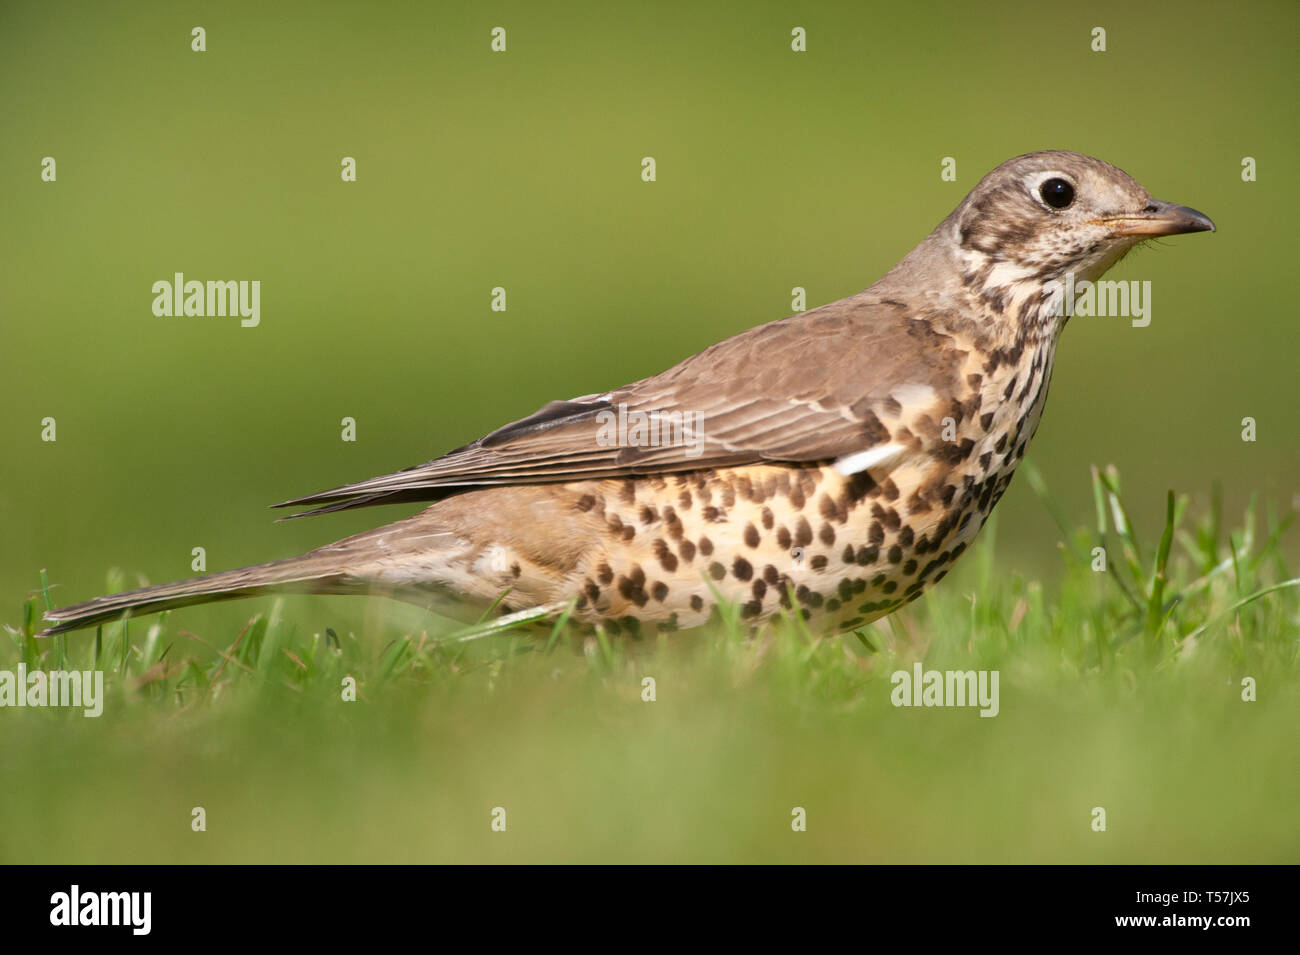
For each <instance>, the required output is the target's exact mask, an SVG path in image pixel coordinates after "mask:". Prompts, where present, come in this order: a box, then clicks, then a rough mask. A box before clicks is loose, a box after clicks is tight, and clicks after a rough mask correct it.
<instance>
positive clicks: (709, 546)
mask: <svg viewBox="0 0 1300 955" xmlns="http://www.w3.org/2000/svg"><path fill="white" fill-rule="evenodd" d="M700 553H701V554H703V555H704V556H705V557H708V556H709V555H710V554H712V553H713V541H711V540H709V539H708V538H707V537H701V538H700Z"/></svg>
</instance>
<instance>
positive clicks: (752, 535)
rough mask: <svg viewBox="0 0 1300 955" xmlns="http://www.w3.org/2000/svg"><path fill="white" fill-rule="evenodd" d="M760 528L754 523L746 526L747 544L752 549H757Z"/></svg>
mask: <svg viewBox="0 0 1300 955" xmlns="http://www.w3.org/2000/svg"><path fill="white" fill-rule="evenodd" d="M759 539H760V538H759V536H758V528H757V527H755V526H754V525H753V524H752V523H750V524H746V525H745V543H746V544H747V545H748V546H750V547H757V546H758V542H759Z"/></svg>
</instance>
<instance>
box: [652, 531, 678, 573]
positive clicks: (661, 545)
mask: <svg viewBox="0 0 1300 955" xmlns="http://www.w3.org/2000/svg"><path fill="white" fill-rule="evenodd" d="M654 552H655V557H657V558H658V559H659V565H660V566H661V567H663V569H664V570H666V571H668V572H669V573H672V572H673V571H674V570H676V569H677V555H676V554H674V553H673V552H672V551H671V550H669V549H668V544H667V543H666V542H665V541H664V540H663V538H660V539H659V540H657V541H655V542H654Z"/></svg>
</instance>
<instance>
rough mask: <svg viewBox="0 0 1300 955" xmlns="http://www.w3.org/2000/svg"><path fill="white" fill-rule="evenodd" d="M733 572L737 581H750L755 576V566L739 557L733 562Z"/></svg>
mask: <svg viewBox="0 0 1300 955" xmlns="http://www.w3.org/2000/svg"><path fill="white" fill-rule="evenodd" d="M731 572H732V573H733V574H735V575H736V579H737V580H749V579H750V578H751V577H753V576H754V568H753V566H752V565H751V564H750V562H749V561H747V560H745V558H743V557H737V558H736V559H735V560H733V561H732V562H731Z"/></svg>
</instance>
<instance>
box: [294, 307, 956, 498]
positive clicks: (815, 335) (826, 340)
mask: <svg viewBox="0 0 1300 955" xmlns="http://www.w3.org/2000/svg"><path fill="white" fill-rule="evenodd" d="M958 360H959V353H958V352H957V350H956V349H955V348H954V347H953V346H952V344H951V340H950V339H949V338H948V337H947V336H946V335H943V334H942V333H940V332H937V331H935V330H934V328H933V327H932V326H931V324H930V323H929V322H928V321H926V320H925V319H924V318H922V317H918V316H916V315H914V314H912V313H911V312H910V311H909V310H908V309H907V308H905V307H904V306H903V305H902V304H900V303H898V302H893V301H882V300H878V299H873V298H870V297H869V296H868V295H867V293H863V294H861V295H858V296H854V297H852V298H848V299H844V300H842V301H839V302H835V303H832V304H831V305H827V306H824V307H822V308H819V309H815V310H813V311H810V312H805V313H803V314H801V315H795V316H792V317H790V318H786V319H782V320H780V321H776V322H771V323H769V324H766V325H760V326H758V327H757V328H752V329H750V330H749V331H746V332H742V333H741V334H739V335H736V336H734V337H733V338H729V339H727V340H726V341H723V342H720V343H719V344H717V345H714V346H712V347H711V348H708V349H706V350H704V351H702V352H700V353H699V354H697V355H694V356H692V357H691V358H688V359H686V360H685V361H683V362H682V363H681V364H679V365H676V366H675V367H673V368H670V369H668V370H667V371H665V372H663V373H662V374H659V375H656V376H654V377H653V378H646V379H643V380H642V381H638V382H635V383H633V384H631V385H627V386H625V387H623V388H619V389H616V390H614V391H611V392H609V393H607V394H603V395H585V396H583V397H581V398H575V399H573V400H571V401H554V402H551V403H550V404H548V405H546V406H545V407H543V408H542V409H540V410H539V411H537V412H536V413H534V414H531V415H529V416H528V417H526V418H522V419H520V420H518V421H515V422H513V423H512V424H508V425H506V426H505V427H503V428H500V429H498V430H496V431H493V432H492V433H491V434H489V435H486V436H485V437H483V438H480V439H479V440H478V441H475V442H473V443H472V444H468V445H465V446H464V447H462V448H458V449H456V450H455V451H451V452H449V453H447V454H445V455H443V456H442V457H440V458H436V459H434V460H432V461H429V462H427V463H425V464H420V465H416V466H415V467H411V468H407V469H405V470H403V471H398V472H396V473H393V474H385V475H382V476H380V477H375V478H371V479H369V480H367V481H360V482H358V483H356V484H349V485H345V486H343V487H339V488H335V489H334V490H330V491H323V492H320V493H318V494H311V495H308V496H306V497H300V498H296V499H294V500H291V501H285V502H284V503H283V504H277V505H275V506H276V507H297V506H311V507H312V510H309V511H306V512H304V513H302V514H298V515H294V516H299V517H300V516H305V515H306V514H319V513H325V512H328V511H336V510H345V509H348V508H353V507H364V506H367V505H370V504H379V503H397V502H401V501H415V500H426V501H427V500H436V499H438V498H440V497H445V496H446V495H448V494H451V493H456V492H458V491H463V490H466V489H469V488H476V487H487V486H492V485H503V484H536V483H554V482H561V481H577V480H587V479H593V478H610V477H627V476H635V475H643V474H652V473H667V472H675V471H688V470H696V469H699V468H710V467H722V466H736V465H745V464H759V463H764V462H788V463H809V462H817V461H835V460H840V459H844V458H847V457H849V456H851V455H858V456H859V458H858V460H864V458H862V457H861V455H862V454H863V452H866V451H870V450H872V449H875V448H882V447H886V446H887V445H888V444H889V443H890V433H889V430H888V428H887V427H886V426H885V425H884V424H882V422H881V417H882V414H881V413H882V410H884V411H888V409H887V406H888V405H891V404H892V405H893V409H892V411H893V413H894V414H896V413H897V409H898V405H897V403H896V401H897V399H895V398H893V397H892V395H893V393H894V392H895V391H898V390H899V389H902V390H903V393H904V394H905V395H915V394H917V389H920V393H921V394H922V395H923V396H931V397H933V398H934V400H936V401H942V400H943V396H945V395H952V394H954V392H955V388H954V383H955V376H956V368H957V364H958ZM927 389H929V390H928V391H927ZM904 400H907V398H906V397H905V398H904ZM638 427H640V429H641V430H639V431H638ZM886 456H887V455H886ZM867 457H871V455H868V456H867Z"/></svg>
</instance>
